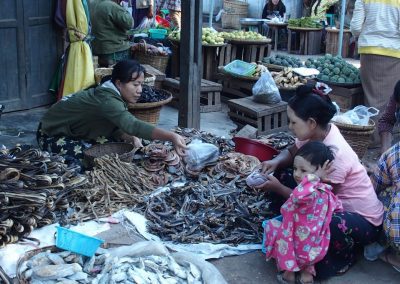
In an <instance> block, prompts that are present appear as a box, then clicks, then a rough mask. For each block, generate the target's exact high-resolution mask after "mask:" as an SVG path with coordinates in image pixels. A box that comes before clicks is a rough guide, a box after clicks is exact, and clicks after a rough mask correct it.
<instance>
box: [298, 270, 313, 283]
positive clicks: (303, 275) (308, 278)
mask: <svg viewBox="0 0 400 284" xmlns="http://www.w3.org/2000/svg"><path fill="white" fill-rule="evenodd" d="M300 283H301V284H312V283H314V276H312V274H311V273H309V272H307V271H305V270H302V271H301V272H300Z"/></svg>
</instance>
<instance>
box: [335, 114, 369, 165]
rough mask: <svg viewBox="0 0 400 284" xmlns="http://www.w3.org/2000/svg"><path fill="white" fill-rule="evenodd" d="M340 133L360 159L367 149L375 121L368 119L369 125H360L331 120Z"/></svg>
mask: <svg viewBox="0 0 400 284" xmlns="http://www.w3.org/2000/svg"><path fill="white" fill-rule="evenodd" d="M333 123H334V124H335V125H336V126H337V127H338V128H339V130H340V133H342V135H343V137H344V139H346V141H347V143H349V145H350V146H351V148H353V150H354V152H356V154H357V155H358V158H359V159H361V158H362V157H363V156H364V154H365V152H366V151H367V149H368V145H369V143H370V142H371V135H372V133H374V131H375V122H374V121H373V120H372V119H370V120H369V125H367V126H361V125H354V124H344V123H339V122H333Z"/></svg>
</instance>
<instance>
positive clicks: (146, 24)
mask: <svg viewBox="0 0 400 284" xmlns="http://www.w3.org/2000/svg"><path fill="white" fill-rule="evenodd" d="M152 27H154V18H152V19H149V18H148V17H144V18H143V20H142V21H141V22H140V24H139V25H138V26H137V27H136V29H139V30H144V29H149V28H152Z"/></svg>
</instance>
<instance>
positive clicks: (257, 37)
mask: <svg viewBox="0 0 400 284" xmlns="http://www.w3.org/2000/svg"><path fill="white" fill-rule="evenodd" d="M219 35H220V36H221V37H223V38H224V39H234V40H245V41H252V40H253V41H263V40H267V39H268V38H267V37H265V36H263V35H261V34H259V33H256V32H246V31H233V32H221V33H219Z"/></svg>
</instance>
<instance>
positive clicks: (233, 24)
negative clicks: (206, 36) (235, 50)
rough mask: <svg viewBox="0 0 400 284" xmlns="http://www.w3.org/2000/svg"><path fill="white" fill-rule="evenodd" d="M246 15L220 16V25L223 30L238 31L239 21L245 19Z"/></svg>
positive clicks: (224, 14)
mask: <svg viewBox="0 0 400 284" xmlns="http://www.w3.org/2000/svg"><path fill="white" fill-rule="evenodd" d="M246 16H247V14H246V15H245V14H226V13H223V14H222V18H221V25H222V28H223V29H240V27H241V25H240V19H241V18H245V17H246Z"/></svg>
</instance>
